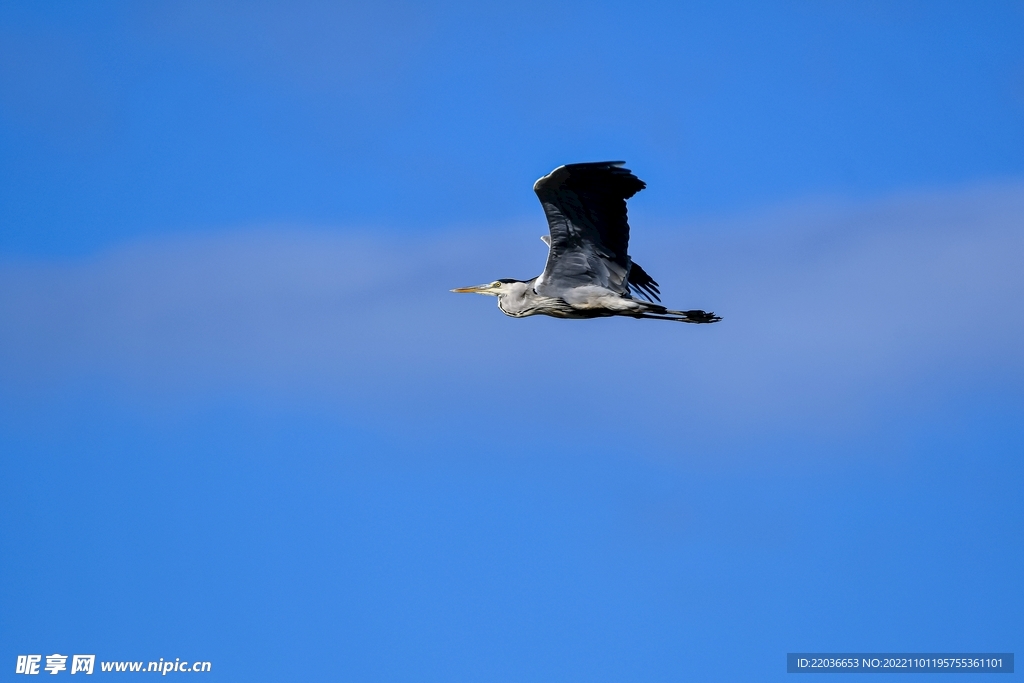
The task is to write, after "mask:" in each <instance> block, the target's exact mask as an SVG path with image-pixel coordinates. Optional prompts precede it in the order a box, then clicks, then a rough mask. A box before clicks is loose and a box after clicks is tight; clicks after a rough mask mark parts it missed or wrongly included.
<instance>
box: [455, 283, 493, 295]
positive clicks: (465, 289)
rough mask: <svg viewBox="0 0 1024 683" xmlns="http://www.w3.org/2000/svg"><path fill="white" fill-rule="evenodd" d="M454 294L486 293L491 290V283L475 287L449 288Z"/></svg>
mask: <svg viewBox="0 0 1024 683" xmlns="http://www.w3.org/2000/svg"><path fill="white" fill-rule="evenodd" d="M451 291H453V292H455V293H456V294H488V293H489V292H490V291H491V285H476V286H475V287H458V288H456V289H453V290H451Z"/></svg>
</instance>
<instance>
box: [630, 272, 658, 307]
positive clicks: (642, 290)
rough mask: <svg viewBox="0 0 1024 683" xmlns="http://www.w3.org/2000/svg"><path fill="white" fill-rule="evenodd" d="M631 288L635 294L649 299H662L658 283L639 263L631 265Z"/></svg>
mask: <svg viewBox="0 0 1024 683" xmlns="http://www.w3.org/2000/svg"><path fill="white" fill-rule="evenodd" d="M629 288H630V289H631V290H632V291H633V293H634V294H639V295H640V296H642V297H643V298H645V299H647V300H648V301H659V302H660V301H661V290H660V289H659V288H658V283H657V282H655V281H654V278H653V277H651V276H650V275H648V274H647V271H646V270H644V269H643V268H641V267H640V264H639V263H633V264H632V265H630V268H629Z"/></svg>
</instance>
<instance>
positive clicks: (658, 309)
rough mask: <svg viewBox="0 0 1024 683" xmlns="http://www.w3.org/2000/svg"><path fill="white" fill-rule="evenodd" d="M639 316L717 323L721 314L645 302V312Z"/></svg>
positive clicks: (698, 323) (683, 321) (696, 322)
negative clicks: (676, 309)
mask: <svg viewBox="0 0 1024 683" xmlns="http://www.w3.org/2000/svg"><path fill="white" fill-rule="evenodd" d="M636 317H638V318H649V319H651V320H674V321H676V322H680V323H694V324H696V325H700V324H703V323H717V322H718V321H719V320H721V319H722V318H721V316H717V315H715V314H714V313H709V312H707V311H702V310H700V309H695V310H692V311H673V310H671V309H669V308H665V307H664V306H659V305H657V304H645V305H644V312H643V313H641V314H639V315H638V316H636Z"/></svg>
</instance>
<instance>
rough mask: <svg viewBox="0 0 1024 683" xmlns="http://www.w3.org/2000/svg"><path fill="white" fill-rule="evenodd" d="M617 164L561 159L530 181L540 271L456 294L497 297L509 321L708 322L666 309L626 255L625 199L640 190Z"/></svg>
mask: <svg viewBox="0 0 1024 683" xmlns="http://www.w3.org/2000/svg"><path fill="white" fill-rule="evenodd" d="M625 163H626V162H624V161H600V162H595V163H585V164H567V165H565V166H559V167H558V168H556V169H555V170H554V171H552V172H551V173H549V174H548V175H546V176H544V177H543V178H541V179H540V180H538V181H537V182H536V183H534V185H533V191H534V192H536V193H537V197H539V198H540V203H541V206H543V207H544V213H545V215H546V216H547V219H548V230H549V231H550V235H545V236H544V237H541V239H542V240H544V243H545V244H547V245H548V260H547V263H546V264H545V265H544V272H543V273H541V274H540V275H538V276H537V277H535V278H533V279H532V280H512V279H508V278H505V279H502V280H495V281H494V282H491V283H489V284H486V285H477V286H476V287H460V288H458V289H453V290H451V291H453V292H457V293H460V294H461V293H472V294H486V295H488V296H496V297H498V308H500V309H501V312H502V313H504V314H505V315H509V316H512V317H513V318H525V317H526V316H530V315H550V316H552V317H555V318H605V317H609V316H613V315H624V316H630V317H632V318H652V319H655V320H675V321H678V322H683V323H714V322H718V321H719V320H721V318H720V317H719V316H717V315H715V314H714V313H707V312H705V311H701V310H692V311H674V310H671V309H668V308H665V307H664V306H662V305H661V303H660V302H661V296H660V294H661V290H660V289H659V288H658V283H657V282H655V281H654V279H653V278H652V277H651V276H650V275H648V274H647V271H645V270H644V269H643V268H641V267H640V264H638V263H634V262H633V260H632V259H630V257H629V252H628V247H629V224H628V223H627V222H626V200H627V199H629V198H630V197H632V196H633V195H635V194H636V193H637V192H639V191H640V190H642V189H644V188H645V187H647V184H646V183H644V181H642V180H640V179H639V178H637V177H636V176H635V175H633V173H632V172H631V171H630V170H629V169H628V168H624V164H625Z"/></svg>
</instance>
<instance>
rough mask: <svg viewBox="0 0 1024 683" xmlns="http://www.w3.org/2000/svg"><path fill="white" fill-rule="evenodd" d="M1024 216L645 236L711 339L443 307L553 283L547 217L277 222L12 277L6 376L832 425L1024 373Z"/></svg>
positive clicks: (799, 223)
mask: <svg viewBox="0 0 1024 683" xmlns="http://www.w3.org/2000/svg"><path fill="white" fill-rule="evenodd" d="M1021 216H1024V186H1021V185H1006V186H1000V187H989V188H978V189H972V190H961V191H957V192H947V193H941V194H930V195H918V196H909V197H901V198H896V199H892V200H889V201H884V202H876V203H871V204H863V205H852V204H840V203H819V204H817V205H813V206H810V205H808V206H803V207H800V206H797V207H790V208H786V209H779V210H775V211H764V212H760V213H753V214H749V215H746V216H742V217H735V218H733V219H730V220H723V221H718V222H707V223H705V224H700V225H690V226H680V227H677V228H672V229H669V228H666V227H665V226H661V227H660V228H656V229H648V230H646V231H645V230H644V229H643V228H642V227H639V226H638V228H637V229H636V230H635V232H636V238H635V240H634V243H635V249H634V254H635V258H636V260H637V261H639V262H640V263H642V264H643V265H644V267H645V268H647V269H648V270H649V271H650V272H652V273H653V274H654V275H655V276H656V277H657V278H658V279H659V280H660V281H661V283H662V290H663V292H664V293H665V299H666V303H668V304H669V305H671V306H675V307H683V308H689V307H704V308H707V309H714V310H715V311H717V312H719V313H720V314H722V315H723V316H724V317H725V320H724V322H722V323H721V324H720V325H715V326H708V327H695V326H684V325H674V324H667V323H659V322H649V321H634V320H598V321H582V322H575V321H556V320H550V319H543V318H535V319H527V320H512V319H507V318H505V317H504V316H502V315H501V314H500V313H499V312H498V311H497V310H496V309H495V308H494V301H493V300H492V299H484V298H482V297H469V296H466V297H459V296H456V295H453V294H449V293H448V289H449V288H451V287H453V286H460V285H468V284H475V283H477V282H483V281H487V280H489V279H493V278H495V277H506V276H513V277H524V278H525V277H531V276H532V275H534V274H536V272H538V271H539V270H540V268H541V266H542V263H543V258H544V249H545V248H544V246H543V245H542V244H541V243H540V241H539V240H537V239H536V238H537V236H538V235H539V233H540V230H539V228H538V226H537V225H534V226H532V227H526V228H515V229H508V230H503V231H497V232H495V233H491V234H455V233H452V234H446V235H443V236H440V237H432V238H426V237H423V238H417V239H408V238H406V237H402V236H399V235H398V234H394V235H384V236H380V235H377V236H369V235H366V234H363V235H361V236H355V237H354V236H351V234H342V233H338V232H332V231H329V230H321V231H313V230H295V229H289V228H286V227H278V228H268V229H260V230H245V231H232V232H225V233H223V234H221V235H219V236H216V237H182V238H178V239H175V240H162V241H152V242H146V243H139V244H134V245H130V246H124V247H122V248H120V249H117V250H114V251H110V252H107V253H104V254H102V255H100V256H98V257H95V258H92V259H83V260H77V261H64V262H11V261H8V262H6V263H3V264H2V266H0V316H2V319H3V321H4V323H3V325H2V326H0V377H2V378H3V383H4V384H5V385H6V386H7V387H8V391H15V392H17V391H25V390H28V389H29V388H30V387H32V388H36V389H38V388H39V387H43V388H44V390H45V388H46V387H51V388H54V387H60V386H61V385H62V384H64V383H67V382H70V381H77V380H81V379H82V378H91V379H93V380H96V379H98V381H100V382H101V383H106V384H108V385H109V386H111V387H113V388H117V387H120V389H118V390H124V391H129V392H131V393H133V394H136V395H140V396H146V395H164V394H168V393H170V394H174V395H177V396H185V397H195V396H197V395H203V394H205V393H209V392H219V391H244V392H253V393H255V394H257V395H266V396H273V395H285V396H287V395H294V394H296V393H301V394H302V395H304V396H323V397H329V398H331V400H338V399H340V400H342V401H344V402H346V403H349V404H355V403H359V404H362V405H364V406H366V407H367V409H369V410H371V411H372V410H376V409H385V408H388V407H394V406H396V405H410V404H415V405H419V406H420V407H421V408H422V409H423V410H424V411H427V412H429V411H430V410H433V409H435V408H436V407H437V406H439V405H441V404H444V403H445V402H454V403H458V402H471V403H475V404H476V405H477V406H478V408H477V409H478V410H479V409H480V408H479V406H484V410H486V405H487V404H488V401H489V400H493V398H492V397H499V396H501V397H509V396H515V397H517V399H518V400H522V401H524V402H527V403H529V404H530V405H531V406H532V407H533V409H535V410H540V411H549V412H559V411H561V413H560V415H559V419H567V420H572V419H578V418H582V417H584V416H588V417H593V416H595V415H596V416H598V417H601V416H607V417H608V418H609V419H612V418H615V417H616V416H621V415H636V416H641V415H647V416H649V418H650V419H661V420H666V421H669V422H670V423H672V424H676V425H678V426H679V427H680V428H681V429H684V428H691V427H696V426H699V425H702V424H704V425H706V424H719V425H720V424H722V423H723V421H724V422H727V423H728V422H734V421H736V420H739V421H741V422H743V421H749V420H755V421H758V422H764V421H766V420H769V421H771V420H779V419H787V418H788V419H799V420H812V421H813V420H818V419H826V418H827V419H830V420H835V419H837V418H836V416H837V415H842V414H844V413H845V412H847V411H849V410H851V409H855V408H856V407H857V406H858V405H862V404H867V403H870V402H872V401H873V400H875V399H878V398H879V397H880V396H881V397H884V396H893V395H896V396H898V395H907V396H910V395H913V396H920V395H922V394H921V392H931V391H934V390H936V389H937V388H938V389H941V388H942V387H946V388H956V387H960V386H963V384H964V382H967V383H971V382H975V381H980V382H991V381H996V382H998V381H1000V378H1001V377H1002V378H1005V377H1007V375H1009V376H1016V377H1019V376H1020V374H1021V373H1022V371H1024V297H1022V292H1024V269H1021V267H1020V255H1021V254H1022V253H1024V229H1022V227H1021V218H1020V217H1021ZM637 220H639V218H638V219H637ZM978 378H980V379H978ZM552 392H568V393H569V394H571V395H572V396H573V398H574V400H573V402H572V406H571V407H566V406H564V405H563V404H561V403H560V402H559V401H556V400H553V399H552V398H551V396H553V394H552ZM637 419H645V418H641V417H638V418H637Z"/></svg>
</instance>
